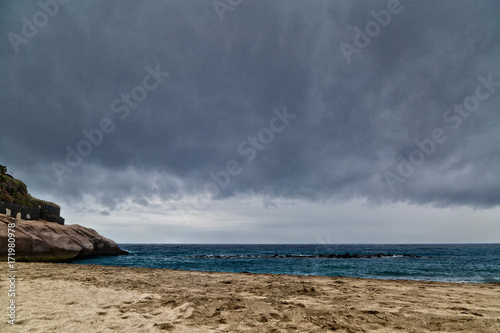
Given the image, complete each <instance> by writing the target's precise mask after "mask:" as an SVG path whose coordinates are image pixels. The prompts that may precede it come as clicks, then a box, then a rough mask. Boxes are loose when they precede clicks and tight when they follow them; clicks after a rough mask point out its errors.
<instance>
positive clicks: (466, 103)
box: [0, 0, 500, 243]
mask: <svg viewBox="0 0 500 333" xmlns="http://www.w3.org/2000/svg"><path fill="white" fill-rule="evenodd" d="M66 2H67V3H66ZM0 7H1V8H0V34H1V41H0V52H1V54H0V88H1V89H0V105H1V109H0V110H1V111H0V112H1V122H0V131H1V132H0V139H1V141H0V144H1V146H0V164H3V165H6V166H7V167H8V169H9V171H11V172H12V173H13V174H14V176H15V177H16V178H19V179H22V180H23V181H24V182H25V183H26V184H27V185H28V189H29V190H30V193H31V194H32V195H34V196H36V197H39V198H42V199H47V200H52V201H54V202H56V203H58V204H60V205H61V206H62V212H61V215H62V216H63V217H65V218H66V223H67V224H73V223H78V224H82V225H84V226H88V227H92V228H94V229H96V230H97V231H98V232H100V233H101V234H103V235H105V236H107V237H109V238H112V239H114V240H115V241H117V242H121V243H125V242H128V243H133V242H135V243H317V242H323V243H324V242H331V243H418V242H498V241H499V238H498V237H499V236H500V223H499V222H500V219H499V218H500V207H499V206H500V131H499V129H500V65H499V64H500V33H499V31H500V2H498V1H497V0H491V1H488V0H482V1H466V0H464V1H457V0H440V1H435V0H432V1H423V0H422V1H410V0H401V1H399V2H398V1H396V0H382V1H350V0H344V1H302V0H297V1H270V0H267V1H258V0H252V1H249V0H242V1H239V0H231V1H229V0H220V1H219V0H217V1H212V0H208V1H186V0H179V1H170V0H169V1H152V0H151V1H132V0H130V1H111V0H109V1H100V0H93V1H83V0H82V1H77V0H73V1H67V0H64V1H63V0H60V1H59V2H56V1H55V0H42V1H40V2H38V1H14V0H1V1H0Z"/></svg>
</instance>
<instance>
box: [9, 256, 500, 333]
mask: <svg viewBox="0 0 500 333" xmlns="http://www.w3.org/2000/svg"><path fill="white" fill-rule="evenodd" d="M0 265H4V266H5V270H4V273H3V276H4V277H6V276H7V273H6V271H7V263H5V262H3V263H0ZM16 265H17V271H18V274H17V280H16V304H17V308H16V316H17V321H16V325H15V326H12V325H10V324H8V323H7V315H6V314H7V305H8V303H7V302H8V299H9V298H8V297H7V292H8V290H7V289H8V282H7V280H6V279H5V278H3V279H2V281H1V282H0V286H1V289H0V292H1V294H2V296H1V297H0V299H1V300H2V303H1V308H2V309H3V310H2V311H3V314H2V322H1V323H0V331H1V332H64V333H69V332H78V333H81V332H86V333H87V332H88V333H90V332H134V333H136V332H329V331H335V332H460V331H461V332H488V333H491V332H500V284H463V283H440V282H417V281H405V280H369V279H355V278H344V277H335V278H332V277H319V276H292V275H272V274H248V273H209V272H187V271H175V270H164V269H145V268H121V267H106V266H87V265H74V264H46V263H17V264H16Z"/></svg>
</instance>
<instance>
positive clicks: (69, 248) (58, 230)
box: [0, 214, 128, 262]
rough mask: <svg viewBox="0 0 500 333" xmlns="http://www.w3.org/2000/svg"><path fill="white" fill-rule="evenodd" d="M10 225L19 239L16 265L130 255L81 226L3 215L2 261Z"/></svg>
mask: <svg viewBox="0 0 500 333" xmlns="http://www.w3.org/2000/svg"><path fill="white" fill-rule="evenodd" d="M8 224H11V226H13V225H15V227H14V228H13V230H14V232H13V234H14V235H15V247H14V249H15V260H16V261H51V262H57V261H67V260H71V259H79V258H84V257H89V256H106V255H122V254H128V253H127V252H126V251H123V250H121V249H120V248H119V247H118V245H117V244H116V243H115V242H114V241H112V240H111V239H108V238H106V237H103V236H101V235H100V234H98V233H97V232H96V231H95V230H93V229H90V228H85V227H82V226H80V225H78V224H74V225H60V224H57V223H53V222H47V221H43V220H40V221H25V220H18V219H15V218H12V217H9V216H7V215H4V214H0V260H6V258H7V253H8V243H9V242H8V238H9V237H8Z"/></svg>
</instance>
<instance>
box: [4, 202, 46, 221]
mask: <svg viewBox="0 0 500 333" xmlns="http://www.w3.org/2000/svg"><path fill="white" fill-rule="evenodd" d="M0 213H2V214H5V215H8V216H12V217H14V218H20V219H23V220H39V219H40V208H38V207H27V206H21V205H18V204H15V203H11V202H5V201H0Z"/></svg>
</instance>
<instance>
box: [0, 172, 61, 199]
mask: <svg viewBox="0 0 500 333" xmlns="http://www.w3.org/2000/svg"><path fill="white" fill-rule="evenodd" d="M0 201H5V202H11V203H15V204H18V205H23V206H28V207H38V206H40V205H44V204H45V205H49V206H52V207H57V208H60V207H59V205H57V204H55V203H53V202H50V201H45V200H40V199H37V198H34V197H32V196H31V194H29V193H28V188H27V187H26V184H25V183H23V182H22V181H20V180H19V179H15V178H14V177H12V176H11V175H9V174H7V168H6V167H5V166H3V165H0Z"/></svg>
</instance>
